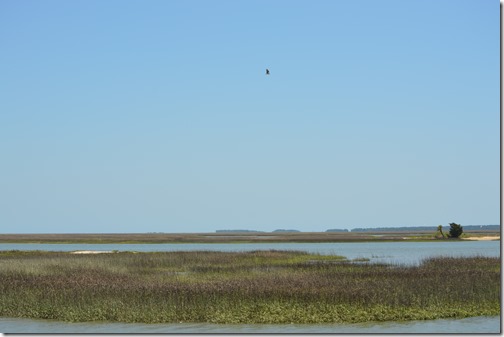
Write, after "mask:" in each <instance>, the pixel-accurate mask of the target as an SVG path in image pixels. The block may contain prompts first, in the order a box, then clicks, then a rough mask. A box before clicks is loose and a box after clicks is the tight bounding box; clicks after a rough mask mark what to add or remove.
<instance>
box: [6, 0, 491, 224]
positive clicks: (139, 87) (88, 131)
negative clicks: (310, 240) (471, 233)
mask: <svg viewBox="0 0 504 337" xmlns="http://www.w3.org/2000/svg"><path fill="white" fill-rule="evenodd" d="M499 29H500V28H499V2H498V1H490V0H485V1H482V0H470V1H468V0H466V1H451V0H424V1H392V0H386V1H342V0H328V1H323V0H316V1H307V0H304V1H295V0H289V1H282V0H275V1H269V0H268V1H265V0H263V1H261V0H254V1H248V0H244V1H231V0H229V1H223V0H212V1H206V0H199V1H197V0H183V1H182V0H180V1H176V0H170V1H154V0H148V1H139V0H137V1H132V0H122V1H117V0H108V1H97V0H75V1H63V0H61V1H55V0H45V1H29V0H21V1H14V0H3V1H2V2H0V46H2V52H1V53H0V78H1V80H0V96H1V99H0V158H1V165H0V227H1V228H2V229H1V232H4V233H26V232H32V233H53V232H62V233H71V232H81V233H85V232H213V231H215V230H217V229H256V230H263V231H272V230H275V229H279V228H289V229H298V230H303V231H325V230H326V229H330V228H342V229H345V228H347V229H351V228H355V227H395V226H437V225H439V224H442V225H447V224H448V223H449V222H457V223H460V224H462V225H486V224H498V223H499V222H500V220H499V212H500V192H499V183H500V180H499V177H500V176H499V174H500V171H499V165H500V152H499V151H500V149H499V139H500V138H499V137H500V134H499V123H500V110H499V99H500V91H499V90H500V88H499V74H500V67H499V48H500V40H499ZM266 68H269V69H270V71H271V75H269V76H266V75H265V69H266Z"/></svg>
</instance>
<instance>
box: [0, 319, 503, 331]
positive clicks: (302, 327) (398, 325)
mask: <svg viewBox="0 0 504 337" xmlns="http://www.w3.org/2000/svg"><path fill="white" fill-rule="evenodd" d="M0 331H1V332H3V333H67V334H71V333H124V334H126V333H142V334H151V333H173V334H178V333H235V334H242V333H287V334H296V333H303V334H308V333H325V334H337V333H415V334H423V333H473V334H483V333H500V332H501V329H500V317H499V316H491V317H471V318H464V319H438V320H431V321H409V322H384V323H376V322H372V323H359V324H317V325H315V324H288V325H285V324H278V325H273V324H228V325H223V324H206V323H197V324H196V323H194V324H187V323H183V324H138V323H102V322H99V323H66V322H58V321H50V320H33V319H19V318H0Z"/></svg>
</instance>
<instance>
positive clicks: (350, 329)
mask: <svg viewBox="0 0 504 337" xmlns="http://www.w3.org/2000/svg"><path fill="white" fill-rule="evenodd" d="M13 249H17V250H45V251H76V250H101V251H110V250H118V251H138V252H153V251H194V250H210V251H251V250H269V249H277V250H302V251H308V252H311V253H319V254H325V255H328V254H331V255H332V254H334V255H343V256H346V257H347V258H349V259H355V258H369V259H370V260H371V262H388V263H399V264H409V265H415V264H418V263H420V262H421V261H422V260H423V259H425V258H428V257H433V256H494V257H498V256H500V241H463V242H446V241H443V242H441V241H435V242H356V243H244V244H240V243H235V244H0V250H13ZM500 326H501V323H500V317H498V316H497V317H472V318H466V319H443V320H431V321H411V322H386V323H376V322H373V323H366V324H330V325H300V324H289V325H266V324H264V325H263V324H255V325H219V324H205V323H201V324H130V323H128V324H126V323H106V322H104V323H65V322H59V321H49V320H30V319H14V318H0V332H3V333H37V332H38V333H289V334H294V333H477V334H479V333H500V331H501V328H500Z"/></svg>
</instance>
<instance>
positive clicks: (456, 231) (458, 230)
mask: <svg viewBox="0 0 504 337" xmlns="http://www.w3.org/2000/svg"><path fill="white" fill-rule="evenodd" d="M463 232H464V230H463V228H462V226H461V225H459V224H456V223H454V222H452V223H451V224H450V234H449V235H448V236H449V237H450V238H453V239H457V238H459V237H460V236H461V235H462V233H463Z"/></svg>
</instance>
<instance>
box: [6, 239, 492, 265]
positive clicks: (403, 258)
mask: <svg viewBox="0 0 504 337" xmlns="http://www.w3.org/2000/svg"><path fill="white" fill-rule="evenodd" d="M14 249H17V250H44V251H76V250H98V251H112V250H118V251H137V252H166V251H194V250H210V251H225V252H236V251H252V250H268V249H277V250H302V251H307V252H310V253H318V254H324V255H342V256H345V257H347V258H348V259H359V258H367V259H370V261H371V262H385V263H397V264H408V265H416V264H419V263H420V262H421V261H422V260H423V259H425V258H428V257H434V256H490V257H499V256H500V241H432V242H336V243H332V242H331V243H207V244H205V243H177V244H44V243H41V244H38V243H2V244H0V250H14Z"/></svg>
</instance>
